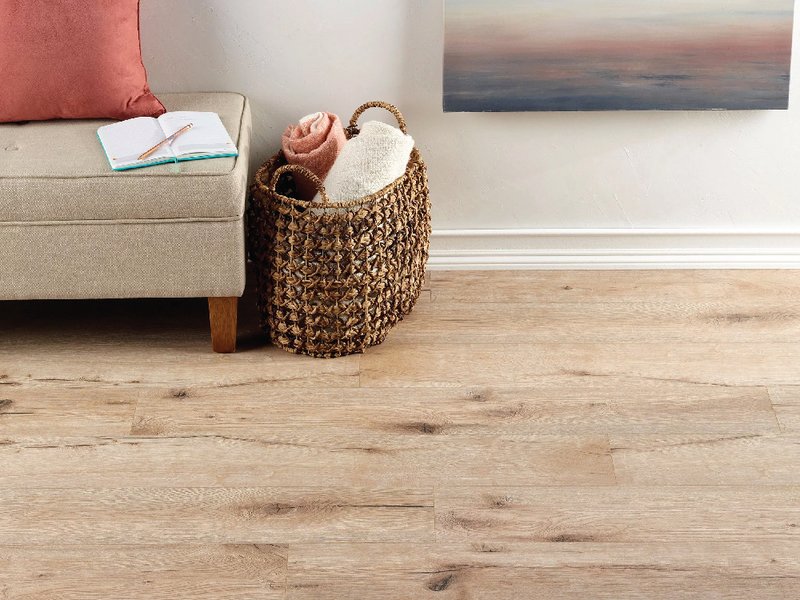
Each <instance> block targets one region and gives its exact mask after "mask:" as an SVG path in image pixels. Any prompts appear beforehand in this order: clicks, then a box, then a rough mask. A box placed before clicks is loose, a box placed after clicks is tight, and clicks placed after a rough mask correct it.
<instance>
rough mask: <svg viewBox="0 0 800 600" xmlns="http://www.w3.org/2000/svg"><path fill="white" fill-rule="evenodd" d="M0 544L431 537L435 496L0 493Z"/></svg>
mask: <svg viewBox="0 0 800 600" xmlns="http://www.w3.org/2000/svg"><path fill="white" fill-rule="evenodd" d="M0 506H2V507H3V509H2V511H0V546H2V545H13V544H15V543H22V544H25V545H30V544H36V545H42V546H50V545H68V544H81V545H88V546H94V545H102V544H111V545H128V544H132V545H161V544H208V545H213V546H216V545H221V544H238V545H241V544H288V543H293V542H313V541H355V542H377V541H386V542H392V541H394V542H398V541H400V542H404V541H406V542H407V541H414V542H424V541H433V523H434V513H433V491H432V489H428V490H378V489H354V488H352V487H344V488H335V487H326V488H116V489H89V488H66V489H59V488H43V489H0Z"/></svg>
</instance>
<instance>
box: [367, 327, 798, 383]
mask: <svg viewBox="0 0 800 600" xmlns="http://www.w3.org/2000/svg"><path fill="white" fill-rule="evenodd" d="M798 364H800V344H770V343H763V344H762V343H752V344H704V343H649V344H612V343H607V344H589V343H587V344H581V343H559V344H458V343H446V342H441V341H436V342H434V341H431V342H429V343H427V344H405V343H403V342H402V341H396V340H393V339H389V340H387V341H386V342H385V343H384V344H383V345H381V346H378V347H377V348H373V349H371V350H370V352H368V353H367V354H365V355H364V356H363V357H362V359H361V385H362V386H364V387H390V388H391V387H463V386H477V385H484V386H527V387H530V386H533V385H536V384H537V383H540V382H541V381H542V379H547V378H551V377H564V376H569V377H574V376H583V377H595V378H606V377H624V378H626V379H628V380H631V381H636V380H653V379H654V380H662V381H678V382H689V383H701V384H709V385H720V386H745V387H747V386H763V385H792V384H793V383H797V382H800V371H799V370H798V369H797V368H796V365H798Z"/></svg>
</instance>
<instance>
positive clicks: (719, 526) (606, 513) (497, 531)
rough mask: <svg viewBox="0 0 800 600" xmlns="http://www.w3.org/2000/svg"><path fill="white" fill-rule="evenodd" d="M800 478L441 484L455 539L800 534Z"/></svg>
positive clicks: (765, 538) (772, 537) (787, 537)
mask: <svg viewBox="0 0 800 600" xmlns="http://www.w3.org/2000/svg"><path fill="white" fill-rule="evenodd" d="M798 528H800V486H758V485H753V486H727V487H726V486H701V487H686V486H679V487H668V486H659V487H633V486H621V487H616V486H612V487H605V488H586V487H560V488H551V487H541V486H540V487H522V488H518V487H510V488H509V487H496V488H490V487H463V488H462V487H441V488H438V489H437V492H436V538H437V541H440V542H444V543H448V542H454V541H455V542H486V543H504V542H565V543H568V542H591V543H609V542H614V543H623V542H624V543H636V542H638V543H651V542H660V543H671V542H676V543H678V542H684V543H687V544H693V543H696V542H714V541H726V540H727V541H731V542H735V541H752V542H759V541H760V542H765V543H773V542H775V541H778V540H784V541H792V540H794V541H798V542H800V529H798Z"/></svg>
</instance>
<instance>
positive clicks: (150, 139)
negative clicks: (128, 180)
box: [97, 117, 175, 169]
mask: <svg viewBox="0 0 800 600" xmlns="http://www.w3.org/2000/svg"><path fill="white" fill-rule="evenodd" d="M97 135H98V136H99V137H100V142H102V144H103V148H104V149H105V151H106V154H107V155H108V160H109V162H110V163H111V166H112V168H114V169H120V168H125V167H128V166H132V165H141V164H148V163H151V162H164V160H165V159H167V160H170V161H173V160H175V155H174V154H173V153H172V150H171V149H170V148H169V147H168V146H164V147H162V148H160V149H158V150H157V151H156V152H154V153H153V154H152V155H151V156H149V157H148V158H147V159H146V160H143V161H140V160H139V157H140V156H141V155H142V154H143V153H144V152H146V151H147V150H149V149H150V148H152V147H153V146H155V145H156V144H157V143H159V142H160V141H162V140H163V139H164V132H163V131H162V130H161V126H160V125H159V124H158V121H157V120H155V119H153V118H151V117H136V118H135V119H128V120H127V121H120V122H119V123H112V124H111V125H104V126H103V127H100V128H99V129H98V130H97Z"/></svg>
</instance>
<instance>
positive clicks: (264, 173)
mask: <svg viewBox="0 0 800 600" xmlns="http://www.w3.org/2000/svg"><path fill="white" fill-rule="evenodd" d="M281 160H285V159H284V157H283V152H282V151H281V152H278V153H277V154H276V155H274V156H273V157H272V158H271V159H270V160H268V161H267V162H266V163H265V164H264V165H262V166H261V167H260V168H259V169H258V171H257V172H256V176H255V183H256V186H257V187H258V188H259V190H261V192H263V193H265V194H270V195H272V197H273V198H274V199H276V200H279V201H281V202H283V203H284V204H289V205H292V206H298V207H301V208H304V209H305V208H311V207H314V208H323V207H325V208H353V207H354V206H362V205H365V204H372V203H374V202H377V201H379V200H382V199H383V198H384V197H386V196H388V195H389V194H390V193H391V192H392V191H393V190H394V189H395V188H397V187H399V186H401V185H403V184H404V182H405V180H406V179H408V176H409V171H410V170H411V165H413V164H415V163H421V162H422V157H421V155H420V153H419V150H417V148H416V147H415V148H414V149H413V150H412V151H411V158H410V159H409V161H408V165H406V170H405V173H403V174H402V175H401V176H400V177H398V178H397V179H395V180H394V181H393V182H392V183H390V184H389V185H387V186H386V187H384V188H383V189H380V190H378V191H377V192H375V193H373V194H370V195H369V196H363V197H361V198H356V199H355V200H347V201H346V202H328V203H324V202H314V201H313V200H300V199H298V198H290V197H289V196H284V195H283V194H279V193H278V192H277V191H276V190H273V189H272V186H271V185H270V174H271V170H272V167H273V165H274V164H275V163H276V162H279V161H281Z"/></svg>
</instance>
